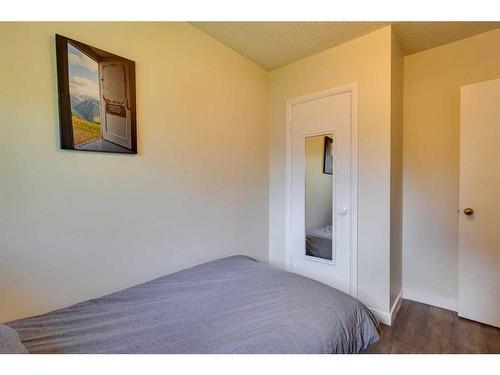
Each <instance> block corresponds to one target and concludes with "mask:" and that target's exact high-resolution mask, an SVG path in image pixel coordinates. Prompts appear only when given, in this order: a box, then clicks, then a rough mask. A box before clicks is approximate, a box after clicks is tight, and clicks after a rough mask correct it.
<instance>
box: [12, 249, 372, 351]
mask: <svg viewBox="0 0 500 375" xmlns="http://www.w3.org/2000/svg"><path fill="white" fill-rule="evenodd" d="M5 325H7V326H8V327H10V328H13V329H14V330H15V331H17V333H18V335H19V338H20V341H21V342H22V344H23V345H24V346H25V347H26V349H27V350H28V352H29V353H358V352H359V351H360V350H362V349H364V348H366V347H367V346H369V345H370V344H371V343H373V342H375V341H377V340H378V337H379V335H378V323H377V321H376V319H375V317H374V316H373V315H372V313H371V312H370V311H369V310H368V309H367V308H366V307H365V306H364V305H363V304H361V303H360V302H359V301H357V300H356V299H354V298H352V297H351V296H349V295H347V294H344V293H342V292H340V291H338V290H336V289H334V288H331V287H329V286H327V285H324V284H321V283H319V282H316V281H314V280H311V279H308V278H305V277H302V276H299V275H296V274H293V273H289V272H285V271H281V270H278V269H276V268H274V267H271V266H269V265H267V264H264V263H260V262H257V261H255V260H254V259H252V258H249V257H246V256H233V257H229V258H223V259H219V260H215V261H212V262H209V263H204V264H201V265H198V266H195V267H192V268H189V269H187V270H184V271H180V272H177V273H173V274H170V275H167V276H164V277H160V278H158V279H155V280H152V281H149V282H146V283H144V284H141V285H137V286H134V287H131V288H128V289H125V290H122V291H120V292H116V293H113V294H110V295H107V296H104V297H100V298H96V299H93V300H89V301H85V302H82V303H78V304H76V305H73V306H70V307H67V308H63V309H61V310H56V311H53V312H50V313H47V314H44V315H39V316H35V317H31V318H26V319H20V320H15V321H11V322H8V323H5Z"/></svg>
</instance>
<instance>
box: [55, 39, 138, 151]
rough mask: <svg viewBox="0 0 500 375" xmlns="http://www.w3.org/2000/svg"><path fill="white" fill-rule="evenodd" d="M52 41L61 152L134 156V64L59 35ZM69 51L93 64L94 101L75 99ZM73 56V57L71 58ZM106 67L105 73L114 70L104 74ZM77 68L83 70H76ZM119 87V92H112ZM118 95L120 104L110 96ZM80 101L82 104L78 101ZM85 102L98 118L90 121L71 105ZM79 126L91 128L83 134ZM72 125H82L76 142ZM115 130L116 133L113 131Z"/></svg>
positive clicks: (135, 147)
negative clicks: (53, 45)
mask: <svg viewBox="0 0 500 375" xmlns="http://www.w3.org/2000/svg"><path fill="white" fill-rule="evenodd" d="M55 42H56V60H57V88H58V102H59V129H60V142H61V143H60V147H61V149H64V150H78V151H92V152H109V153H122V154H137V114H136V110H137V109H136V97H135V91H136V80H135V62H134V61H132V60H129V59H126V58H124V57H121V56H118V55H115V54H113V53H110V52H106V51H104V50H102V49H99V48H96V47H93V46H90V45H88V44H85V43H82V42H79V41H76V40H74V39H70V38H67V37H65V36H62V35H59V34H56V35H55ZM69 49H71V50H72V51H77V53H78V54H79V56H81V57H83V58H84V59H86V61H95V66H97V73H94V74H96V75H97V76H96V77H93V78H94V82H93V86H92V88H93V89H95V87H96V85H97V87H98V91H97V92H98V97H97V99H95V98H92V100H93V101H92V102H89V101H90V100H91V99H90V98H87V99H85V97H84V96H80V97H78V99H76V96H75V95H74V92H73V91H75V90H76V89H74V88H75V87H77V86H75V85H74V82H73V81H70V79H71V78H75V77H74V76H72V77H70V65H71V64H74V59H72V61H71V62H70V57H69V53H68V51H69ZM75 56H76V55H72V57H75ZM75 58H77V57H75ZM87 58H88V60H87ZM78 62H79V61H78V59H77V63H78ZM80 64H81V63H80ZM71 66H74V65H71ZM81 66H83V65H81ZM105 68H107V69H106V72H112V71H114V72H113V74H112V73H106V75H104V72H105ZM79 69H82V68H81V67H79ZM93 69H95V68H93ZM119 69H121V70H120V71H121V72H123V74H120V75H117V74H116V72H117V71H119ZM122 77H123V78H122ZM79 78H82V77H79ZM105 78H106V79H105ZM81 81H83V82H85V81H84V79H81ZM96 81H97V82H96ZM89 82H90V81H89ZM105 84H106V85H107V86H105ZM118 86H119V87H120V90H118V89H115V87H118ZM70 87H71V88H70ZM105 92H108V93H111V98H109V97H106V96H105V94H104V93H105ZM118 92H119V93H120V94H119V95H120V96H121V99H122V100H121V101H117V100H116V97H118V95H114V96H113V94H116V93H118ZM72 94H73V96H72ZM73 99H74V100H73ZM72 100H73V101H72ZM79 100H82V101H81V102H79ZM84 101H87V103H84V104H86V105H87V107H89V106H90V104H92V106H91V107H92V108H93V112H92V113H94V114H95V113H96V112H98V116H97V115H96V116H95V117H94V118H92V119H90V120H89V119H88V118H86V117H84V116H81V114H80V113H79V112H76V110H75V104H74V103H75V102H78V104H81V103H83V102H84ZM95 102H97V104H96V103H95ZM75 118H76V119H77V120H78V121H77V120H75ZM74 121H75V123H74ZM81 123H83V124H84V125H88V126H92V128H90V129H91V131H87V133H85V132H84V130H82V129H85V128H83V125H81ZM75 124H77V125H78V126H81V128H78V131H79V132H80V133H79V134H77V135H80V134H84V136H83V137H81V136H80V137H78V139H75V132H76V130H75V129H76V127H77V125H75ZM111 125H113V126H111ZM120 127H121V128H120ZM116 129H118V130H119V131H116ZM99 131H100V132H101V136H100V138H98V137H99V135H98V134H99ZM113 131H114V133H113ZM89 133H91V136H88V135H86V134H89ZM85 137H88V138H89V139H90V140H88V141H87V139H86V138H85ZM92 137H93V138H92ZM78 142H80V143H78Z"/></svg>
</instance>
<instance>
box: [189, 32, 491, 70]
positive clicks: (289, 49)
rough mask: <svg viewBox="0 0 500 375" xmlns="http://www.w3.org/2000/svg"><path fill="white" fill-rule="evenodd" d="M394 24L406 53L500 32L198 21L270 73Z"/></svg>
mask: <svg viewBox="0 0 500 375" xmlns="http://www.w3.org/2000/svg"><path fill="white" fill-rule="evenodd" d="M391 23H392V24H393V25H394V29H395V31H396V34H397V36H398V39H399V42H400V45H401V48H402V50H403V53H404V54H405V55H410V54H413V53H416V52H420V51H423V50H426V49H429V48H433V47H437V46H440V45H443V44H446V43H450V42H453V41H456V40H460V39H463V38H467V37H469V36H472V35H476V34H479V33H483V32H486V31H489V30H492V29H496V28H500V22H192V24H193V25H194V26H196V27H197V28H199V29H200V30H202V31H204V32H206V33H207V34H209V35H211V36H213V37H214V38H215V39H218V40H219V41H220V42H222V43H224V44H225V45H227V46H228V47H231V48H232V49H234V50H235V51H237V52H239V53H240V54H242V55H243V56H246V57H248V58H249V59H251V60H252V61H254V62H256V63H257V64H259V65H260V66H262V67H263V68H265V69H268V70H272V69H276V68H279V67H281V66H283V65H286V64H290V63H292V62H294V61H297V60H300V59H302V58H304V57H307V56H311V55H314V54H315V53H318V52H321V51H324V50H326V49H328V48H332V47H334V46H337V45H339V44H342V43H345V42H347V41H349V40H352V39H355V38H357V37H359V36H361V35H364V34H367V33H369V32H371V31H374V30H376V29H379V28H381V27H384V26H386V25H389V24H391Z"/></svg>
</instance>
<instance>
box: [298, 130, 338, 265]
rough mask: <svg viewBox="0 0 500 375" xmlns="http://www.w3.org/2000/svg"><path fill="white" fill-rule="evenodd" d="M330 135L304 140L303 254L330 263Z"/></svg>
mask: <svg viewBox="0 0 500 375" xmlns="http://www.w3.org/2000/svg"><path fill="white" fill-rule="evenodd" d="M332 144H333V134H323V135H315V136H310V137H306V138H305V195H306V196H305V206H306V207H305V231H306V233H305V235H306V236H305V237H306V244H305V255H308V256H311V257H316V258H321V259H325V260H333V251H332V247H333V246H332V238H333V232H334V230H333V226H332V208H333V160H334V155H333V147H332Z"/></svg>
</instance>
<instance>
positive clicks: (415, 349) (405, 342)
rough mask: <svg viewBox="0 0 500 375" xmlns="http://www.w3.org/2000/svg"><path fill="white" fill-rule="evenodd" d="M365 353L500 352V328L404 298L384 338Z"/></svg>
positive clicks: (384, 327) (384, 330)
mask: <svg viewBox="0 0 500 375" xmlns="http://www.w3.org/2000/svg"><path fill="white" fill-rule="evenodd" d="M362 353H380V354H389V353H391V354H392V353H394V354H415V353H429V354H441V353H442V354H452V353H457V354H458V353H484V354H500V329H499V328H495V327H492V326H488V325H485V324H481V323H477V322H474V321H471V320H467V319H463V318H459V317H458V316H457V313H456V312H454V311H450V310H444V309H440V308H438V307H434V306H429V305H425V304H423V303H418V302H414V301H410V300H403V301H402V303H401V308H400V309H399V312H398V313H397V315H396V317H395V319H394V323H393V324H392V326H390V327H389V326H385V325H382V331H381V333H380V340H379V341H378V342H377V343H375V344H373V345H371V346H370V347H369V348H368V349H367V350H365V351H363V352H362Z"/></svg>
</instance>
